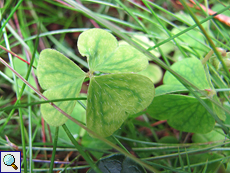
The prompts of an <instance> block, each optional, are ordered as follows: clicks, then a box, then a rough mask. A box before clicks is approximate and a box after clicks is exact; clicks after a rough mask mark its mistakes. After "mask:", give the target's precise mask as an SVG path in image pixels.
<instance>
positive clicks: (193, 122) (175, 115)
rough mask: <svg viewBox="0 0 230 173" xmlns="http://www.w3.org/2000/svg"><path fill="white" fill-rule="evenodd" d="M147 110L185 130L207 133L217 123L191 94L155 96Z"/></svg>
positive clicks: (155, 116)
mask: <svg viewBox="0 0 230 173" xmlns="http://www.w3.org/2000/svg"><path fill="white" fill-rule="evenodd" d="M207 103H208V102H207ZM147 112H148V113H149V115H150V116H152V117H153V118H156V119H159V120H167V122H168V124H169V125H170V126H172V127H173V128H175V129H178V130H181V131H185V132H193V133H207V132H210V131H211V130H212V129H213V127H214V125H215V120H214V118H213V117H212V116H211V115H210V114H209V113H208V112H207V110H206V109H205V108H204V107H203V106H202V105H201V104H200V102H199V101H198V100H197V99H196V98H194V97H190V96H184V95H161V96H158V97H155V98H154V100H153V102H152V103H151V104H150V106H149V107H148V108H147Z"/></svg>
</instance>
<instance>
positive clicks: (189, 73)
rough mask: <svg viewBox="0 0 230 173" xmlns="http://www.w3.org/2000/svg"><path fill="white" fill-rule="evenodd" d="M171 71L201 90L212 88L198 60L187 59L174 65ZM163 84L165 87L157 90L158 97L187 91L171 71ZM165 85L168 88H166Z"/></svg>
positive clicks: (167, 73) (165, 76) (167, 72)
mask: <svg viewBox="0 0 230 173" xmlns="http://www.w3.org/2000/svg"><path fill="white" fill-rule="evenodd" d="M171 69H172V70H174V71H175V72H176V73H178V74H179V75H181V76H182V77H184V78H185V79H186V80H188V81H189V82H190V83H192V84H193V85H195V86H196V87H197V88H199V89H201V90H203V89H208V88H210V86H209V84H208V81H207V78H206V75H205V71H204V68H203V65H202V64H201V62H200V60H198V59H197V58H185V59H183V60H181V61H178V62H176V63H174V64H173V65H172V66H171ZM163 83H164V85H161V86H159V87H157V88H156V95H160V94H164V93H168V92H173V91H180V90H187V88H185V87H184V86H183V85H182V84H181V83H180V81H178V80H177V79H176V78H175V77H174V76H173V75H172V74H171V73H170V72H169V71H166V73H165V75H164V78H163ZM165 85H168V86H167V87H165ZM170 86H171V87H170ZM158 92H159V93H158Z"/></svg>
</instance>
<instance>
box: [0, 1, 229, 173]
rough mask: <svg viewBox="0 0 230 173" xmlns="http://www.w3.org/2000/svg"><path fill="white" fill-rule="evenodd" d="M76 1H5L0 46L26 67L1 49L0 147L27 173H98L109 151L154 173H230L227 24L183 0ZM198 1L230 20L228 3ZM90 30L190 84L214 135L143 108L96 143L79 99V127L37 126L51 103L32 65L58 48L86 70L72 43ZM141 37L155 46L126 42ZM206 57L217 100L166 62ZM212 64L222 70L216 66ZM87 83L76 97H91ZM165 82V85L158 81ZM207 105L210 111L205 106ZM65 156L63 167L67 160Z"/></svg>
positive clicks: (40, 124)
mask: <svg viewBox="0 0 230 173" xmlns="http://www.w3.org/2000/svg"><path fill="white" fill-rule="evenodd" d="M79 2H80V1H73V0H60V1H51V0H46V1H30V0H27V1H18V2H16V3H14V4H13V5H12V4H11V3H13V1H5V2H4V3H3V8H1V10H0V14H1V15H0V19H1V30H0V31H1V32H0V35H1V39H0V44H1V46H3V47H5V48H7V49H8V50H11V51H13V52H14V53H15V54H17V55H18V56H20V57H22V58H24V59H26V60H27V61H29V62H31V64H30V66H29V65H25V66H23V67H22V65H21V64H19V63H18V62H16V61H15V60H14V59H16V57H14V56H13V55H11V54H8V53H7V52H6V51H4V50H3V49H0V57H1V59H0V61H1V65H0V70H1V71H0V76H1V77H0V96H1V97H0V150H4V151H7V150H20V151H22V152H23V160H22V169H23V171H24V172H53V171H58V170H60V171H62V172H74V171H76V170H79V172H80V170H81V171H86V170H87V169H88V168H89V167H91V168H94V170H95V171H97V172H100V170H99V169H98V168H97V166H95V164H94V163H95V162H96V161H98V160H99V159H100V158H102V157H103V156H107V155H109V154H115V153H122V154H124V155H125V156H127V157H130V158H131V159H133V160H134V161H135V162H136V163H139V164H140V165H142V166H143V167H144V168H145V169H146V170H149V171H151V172H159V171H162V172H210V171H213V172H215V171H216V172H217V171H223V172H229V171H230V164H229V161H228V160H229V149H230V148H229V146H230V145H229V143H230V141H229V137H230V135H229V127H230V125H229V123H230V119H229V116H230V106H229V81H230V80H229V79H230V73H229V69H230V65H229V64H230V63H229V61H230V60H229V59H230V55H227V56H228V58H229V59H228V60H226V57H224V56H223V55H222V54H221V53H222V52H219V51H218V50H219V49H218V48H219V47H221V48H223V49H225V50H227V51H229V50H230V43H229V38H230V26H227V25H226V24H224V23H222V22H220V21H218V20H217V19H214V15H212V16H210V15H208V14H207V13H206V12H205V11H204V10H199V9H196V8H191V7H190V8H189V7H188V3H189V2H187V1H185V0H181V1H180V2H181V3H182V4H183V6H184V8H182V7H181V6H177V8H176V6H175V4H172V1H169V0H167V1H164V3H163V4H162V1H160V0H157V1H155V2H149V1H146V0H143V1H142V3H140V1H132V0H127V1H121V0H115V1H111V0H107V1H101V0H97V1H91V0H84V1H81V4H80V3H79ZM199 3H201V4H204V5H206V6H210V7H212V8H214V9H215V11H216V12H217V14H224V15H226V16H229V18H230V12H229V8H230V6H229V4H228V3H227V1H226V2H225V1H223V2H218V1H207V0H203V1H199ZM218 4H221V5H222V6H219V5H218ZM217 5H218V6H217ZM95 27H100V28H103V29H106V30H107V31H109V32H111V33H112V34H113V35H115V36H116V37H117V38H118V39H119V40H125V41H126V42H128V43H129V44H130V45H132V46H133V47H135V48H136V49H137V50H139V51H140V52H142V53H144V54H145V55H146V56H147V57H148V58H149V59H150V60H151V63H152V62H154V63H155V64H157V65H158V66H160V67H161V69H162V70H163V72H165V71H169V72H170V73H172V74H173V75H174V76H175V77H176V78H177V79H178V80H179V81H180V83H181V84H183V85H184V86H185V87H186V91H187V92H186V94H187V93H188V92H189V95H191V96H193V97H195V98H196V99H197V101H198V102H200V104H201V105H202V106H204V108H205V109H206V111H207V112H208V113H209V114H210V116H212V117H213V118H214V119H215V122H216V123H215V127H214V129H213V130H212V131H211V132H210V133H208V134H199V133H188V132H183V131H179V130H176V129H173V128H172V127H170V125H169V124H168V123H167V122H165V121H164V122H160V121H159V120H157V119H155V118H154V117H152V116H151V115H149V114H148V113H147V112H146V111H144V110H143V112H141V113H137V114H135V115H131V116H129V118H128V119H127V120H126V121H125V122H124V123H123V125H122V126H121V128H120V129H119V130H117V131H116V132H115V133H114V135H113V136H111V137H108V138H102V137H101V136H100V134H95V136H96V137H97V138H92V137H90V136H89V135H88V132H87V131H89V130H88V129H87V127H85V120H84V117H85V107H86V104H85V102H84V100H86V95H84V94H83V95H81V96H79V98H73V100H77V101H78V105H77V106H78V108H77V112H78V113H76V114H77V116H75V117H74V118H75V119H77V120H79V121H77V120H75V119H74V118H72V121H73V122H71V120H68V122H67V123H66V125H64V126H63V127H59V128H57V129H55V128H53V127H49V126H48V124H46V122H44V120H42V117H41V113H40V109H39V108H40V105H41V104H43V103H46V102H48V101H44V100H41V98H42V97H43V95H42V92H43V90H42V88H40V87H39V83H38V82H37V78H36V76H37V74H36V68H33V67H32V65H33V66H34V67H37V64H38V58H39V54H40V52H41V50H43V49H45V48H54V49H56V50H58V51H60V52H61V53H63V54H64V55H66V56H67V57H68V58H70V59H71V60H73V61H74V62H75V63H76V64H77V65H78V66H79V67H81V68H82V69H83V70H84V71H86V72H87V71H88V64H87V62H86V58H85V57H81V55H80V54H79V52H78V49H77V40H78V36H79V34H80V33H82V32H83V31H85V30H87V29H90V28H95ZM137 35H139V36H144V37H146V38H148V39H149V41H151V42H152V43H154V44H153V45H146V44H147V43H146V41H142V43H143V44H140V43H141V40H139V42H135V41H133V39H132V38H133V37H135V36H137ZM138 38H139V37H138ZM144 43H145V47H144ZM146 46H147V47H146ZM151 50H155V51H156V52H157V53H158V54H159V55H160V56H157V54H155V53H152V52H151ZM210 50H213V52H214V54H210V58H209V59H208V61H207V62H206V64H205V65H204V66H203V67H204V71H205V74H206V77H207V79H208V82H209V85H210V88H211V89H212V90H214V91H216V92H217V95H215V96H214V97H210V95H209V93H208V92H206V91H205V90H204V89H200V88H198V87H197V86H195V85H194V84H193V83H192V81H189V80H188V79H186V78H184V77H182V76H181V75H179V74H178V72H176V71H174V70H172V69H171V68H170V65H172V64H173V63H175V62H177V61H179V60H182V59H185V58H192V57H193V58H197V59H199V60H201V61H202V59H203V58H204V57H205V56H206V55H207V54H208V53H209V52H210ZM28 59H29V60H28ZM214 61H215V62H214ZM5 62H7V63H8V64H9V66H10V67H7V64H5ZM216 64H217V65H220V64H221V65H222V66H221V67H217V65H216ZM6 68H9V69H10V70H8V71H7V70H6ZM13 69H15V70H13ZM22 69H23V70H22ZM18 74H20V75H21V77H19V76H18ZM22 77H23V78H25V79H26V80H27V79H29V78H30V80H29V82H26V81H23V82H22V81H21V79H22ZM87 82H88V81H85V83H84V85H83V89H82V93H86V91H87V87H88V83H87ZM161 85H162V81H161V82H159V83H157V84H156V86H161ZM210 88H207V89H210ZM176 93H177V94H178V93H179V94H181V93H182V92H176ZM183 94H184V93H182V95H183ZM204 98H205V99H207V100H208V101H209V102H210V103H211V104H207V102H205V101H204V100H203V99H204ZM64 100H66V99H64ZM58 101H63V100H62V99H61V100H52V102H54V103H55V102H58ZM49 102H51V101H49ZM210 105H212V106H210ZM213 107H214V109H213ZM57 109H58V108H57ZM63 113H64V112H63ZM218 113H221V114H223V115H226V120H225V121H223V119H220V117H219V116H218ZM64 114H65V115H66V116H69V115H68V114H66V113H64ZM71 116H73V115H71ZM69 118H71V117H70V116H69ZM155 123H158V124H157V125H154V124H155ZM77 124H78V125H77ZM76 131H77V132H76ZM66 133H67V134H68V135H67V134H66ZM57 134H59V135H58V136H57ZM71 141H72V142H71ZM15 146H17V147H18V148H17V147H15ZM71 151H74V152H71ZM67 156H68V157H69V160H65V158H67ZM61 161H63V162H61ZM64 161H65V162H64ZM61 163H64V164H63V165H61Z"/></svg>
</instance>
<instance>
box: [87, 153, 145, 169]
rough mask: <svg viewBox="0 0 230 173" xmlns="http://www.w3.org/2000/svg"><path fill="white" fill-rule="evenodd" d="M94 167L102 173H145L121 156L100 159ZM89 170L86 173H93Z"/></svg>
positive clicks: (134, 163)
mask: <svg viewBox="0 0 230 173" xmlns="http://www.w3.org/2000/svg"><path fill="white" fill-rule="evenodd" d="M96 165H97V166H98V168H99V169H100V170H101V171H102V172H103V173H126V172H132V173H146V171H145V170H144V168H143V167H142V166H141V165H139V164H137V163H136V162H134V161H133V160H131V159H130V158H128V157H125V156H124V155H122V154H114V155H111V156H107V157H104V158H102V159H100V160H99V161H98V162H97V163H96ZM94 172H95V171H94V170H93V169H90V170H89V171H88V172H87V173H94Z"/></svg>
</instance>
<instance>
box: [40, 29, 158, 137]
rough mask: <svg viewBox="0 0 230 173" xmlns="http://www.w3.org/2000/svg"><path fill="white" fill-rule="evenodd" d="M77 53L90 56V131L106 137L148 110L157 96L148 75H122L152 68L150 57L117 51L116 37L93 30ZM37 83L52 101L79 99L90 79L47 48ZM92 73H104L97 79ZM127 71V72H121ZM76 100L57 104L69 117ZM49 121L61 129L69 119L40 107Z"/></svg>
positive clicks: (126, 49) (81, 38) (48, 107)
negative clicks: (128, 120)
mask: <svg viewBox="0 0 230 173" xmlns="http://www.w3.org/2000/svg"><path fill="white" fill-rule="evenodd" d="M78 48H79V52H80V53H81V54H82V55H83V56H87V60H88V63H89V70H90V71H89V74H88V76H89V77H90V85H89V89H88V97H87V110H86V114H87V122H86V124H87V126H88V128H89V129H91V130H93V131H94V132H96V133H98V134H100V135H101V136H103V137H106V136H109V135H111V134H113V132H114V131H116V130H117V129H118V128H119V127H120V126H121V124H122V123H123V122H124V120H125V119H126V118H127V117H128V115H130V114H135V113H137V112H139V111H141V110H143V109H145V108H146V107H147V106H148V105H149V104H150V103H151V101H152V99H153V97H154V85H153V83H152V82H151V80H150V79H149V78H147V77H145V76H142V75H139V74H132V73H124V72H138V71H141V70H143V69H145V68H146V67H147V65H148V60H147V58H146V57H145V56H144V55H143V54H142V53H140V52H139V51H137V50H136V49H134V48H133V47H131V46H129V45H124V46H118V43H117V40H116V38H115V37H114V36H113V35H112V34H110V33H108V32H106V31H104V30H102V29H90V30H87V31H85V32H83V33H82V34H81V35H80V36H79V40H78ZM37 71H38V80H39V83H40V85H41V87H42V88H43V89H46V91H45V92H44V95H45V96H46V97H47V98H48V99H50V100H52V99H60V98H65V99H68V98H73V97H77V96H78V94H79V92H80V89H81V86H82V83H83V81H84V79H85V77H86V74H85V73H84V72H83V71H82V70H81V69H80V68H79V67H78V66H77V65H75V64H74V63H73V62H72V61H71V60H69V59H68V58H66V57H65V56H64V55H62V54H61V53H59V52H57V51H55V50H52V49H46V50H44V51H42V52H41V54H40V57H39V63H38V68H37ZM94 71H101V72H106V73H119V74H106V75H102V76H97V77H96V76H93V72H94ZM122 72H123V73H122ZM75 103H76V101H62V102H57V103H55V104H56V105H57V106H58V107H60V108H61V109H62V110H63V111H65V112H66V113H68V114H71V113H72V111H73V108H74V106H75ZM41 113H42V115H43V117H44V119H45V120H46V122H47V123H48V124H50V125H52V126H60V125H62V124H64V123H65V122H66V121H67V118H66V117H65V116H64V115H62V114H61V113H60V112H59V111H57V110H56V109H54V108H53V107H52V106H51V105H50V104H43V105H41Z"/></svg>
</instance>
